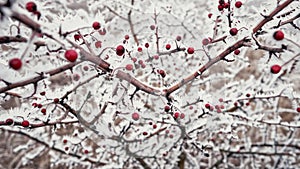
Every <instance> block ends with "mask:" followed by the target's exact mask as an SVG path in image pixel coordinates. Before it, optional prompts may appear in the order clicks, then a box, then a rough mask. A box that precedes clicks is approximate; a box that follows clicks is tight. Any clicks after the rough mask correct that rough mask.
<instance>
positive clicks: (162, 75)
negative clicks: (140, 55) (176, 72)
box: [158, 69, 166, 78]
mask: <svg viewBox="0 0 300 169" xmlns="http://www.w3.org/2000/svg"><path fill="white" fill-rule="evenodd" d="M158 73H159V74H160V75H161V77H163V78H164V77H166V72H165V71H164V70H161V69H160V70H159V71H158Z"/></svg>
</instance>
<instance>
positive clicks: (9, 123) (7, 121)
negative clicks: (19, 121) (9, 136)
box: [5, 118, 14, 125]
mask: <svg viewBox="0 0 300 169" xmlns="http://www.w3.org/2000/svg"><path fill="white" fill-rule="evenodd" d="M13 123H14V120H13V119H11V118H8V119H6V120H5V124H7V125H12V124H13Z"/></svg>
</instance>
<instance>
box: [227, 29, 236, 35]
mask: <svg viewBox="0 0 300 169" xmlns="http://www.w3.org/2000/svg"><path fill="white" fill-rule="evenodd" d="M229 33H230V35H232V36H234V35H236V34H237V33H238V29H237V28H231V29H230V31H229Z"/></svg>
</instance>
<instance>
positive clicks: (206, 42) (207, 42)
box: [202, 38, 210, 45]
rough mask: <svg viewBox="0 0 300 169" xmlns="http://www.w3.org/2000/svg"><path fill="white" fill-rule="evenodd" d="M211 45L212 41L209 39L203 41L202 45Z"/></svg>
mask: <svg viewBox="0 0 300 169" xmlns="http://www.w3.org/2000/svg"><path fill="white" fill-rule="evenodd" d="M209 43H210V40H209V39H207V38H204V39H203V40H202V45H208V44H209Z"/></svg>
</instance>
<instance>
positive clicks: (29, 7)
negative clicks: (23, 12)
mask: <svg viewBox="0 0 300 169" xmlns="http://www.w3.org/2000/svg"><path fill="white" fill-rule="evenodd" d="M26 9H27V11H29V12H35V11H36V10H37V6H36V4H35V3H34V2H32V1H30V2H27V3H26Z"/></svg>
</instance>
